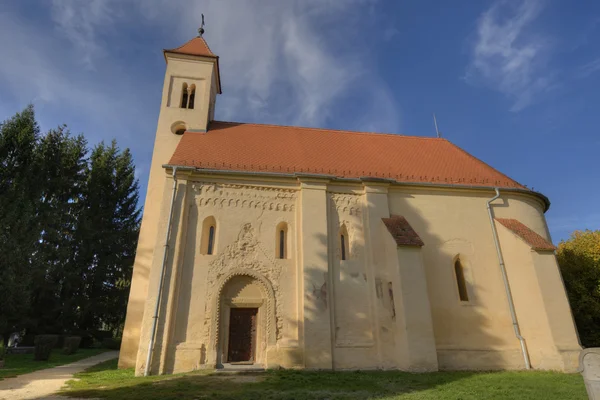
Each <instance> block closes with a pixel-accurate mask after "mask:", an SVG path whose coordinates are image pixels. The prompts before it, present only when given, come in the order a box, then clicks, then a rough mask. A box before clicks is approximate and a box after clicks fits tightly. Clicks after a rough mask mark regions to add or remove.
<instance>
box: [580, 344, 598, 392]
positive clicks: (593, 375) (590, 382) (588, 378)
mask: <svg viewBox="0 0 600 400" xmlns="http://www.w3.org/2000/svg"><path fill="white" fill-rule="evenodd" d="M579 372H581V375H583V380H584V382H585V388H586V389H587V393H588V397H589V398H590V400H600V347H593V348H589V349H584V350H583V351H582V352H581V353H580V354H579Z"/></svg>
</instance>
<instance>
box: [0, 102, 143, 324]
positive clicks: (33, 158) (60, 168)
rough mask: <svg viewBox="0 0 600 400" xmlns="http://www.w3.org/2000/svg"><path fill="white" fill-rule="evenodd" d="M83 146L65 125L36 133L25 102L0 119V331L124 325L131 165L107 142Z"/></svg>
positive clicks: (133, 216)
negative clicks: (12, 112) (18, 111)
mask: <svg viewBox="0 0 600 400" xmlns="http://www.w3.org/2000/svg"><path fill="white" fill-rule="evenodd" d="M87 155H88V149H87V144H86V141H85V139H84V137H83V136H82V135H78V136H72V135H71V134H70V133H69V131H68V130H67V128H66V126H64V125H63V126H60V127H58V128H56V129H52V130H50V131H49V132H48V133H46V134H45V135H40V130H39V127H38V125H37V123H36V121H35V114H34V110H33V107H32V106H28V107H27V108H26V109H25V110H23V111H22V112H21V113H17V114H16V115H15V116H14V117H12V118H10V119H8V120H6V121H4V122H3V123H2V124H0V335H1V334H5V335H8V334H10V332H12V331H14V330H22V329H27V330H28V332H29V333H75V332H76V331H81V330H94V329H99V328H109V329H111V330H113V331H118V330H119V327H121V326H122V324H123V321H124V318H125V310H126V305H127V298H128V292H129V282H130V279H131V273H132V269H133V260H134V257H135V250H136V247H137V236H138V230H139V223H140V213H141V211H140V209H139V208H138V205H137V204H138V197H139V194H138V182H137V179H136V178H135V167H134V164H133V160H132V156H131V153H130V151H129V149H125V150H123V151H121V150H120V149H119V148H118V147H117V144H116V142H115V141H113V142H112V143H111V145H109V146H107V145H105V144H104V143H101V144H100V145H98V146H96V147H95V148H94V150H93V151H92V152H91V155H90V157H89V158H87Z"/></svg>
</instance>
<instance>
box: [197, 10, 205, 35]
mask: <svg viewBox="0 0 600 400" xmlns="http://www.w3.org/2000/svg"><path fill="white" fill-rule="evenodd" d="M203 34H204V14H202V24H201V25H200V29H198V37H202V35H203Z"/></svg>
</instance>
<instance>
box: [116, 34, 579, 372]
mask: <svg viewBox="0 0 600 400" xmlns="http://www.w3.org/2000/svg"><path fill="white" fill-rule="evenodd" d="M164 56H165V59H166V62H167V69H166V74H165V80H164V87H163V94H162V102H161V109H160V116H159V119H158V128H157V131H156V139H155V143H154V153H153V157H152V166H151V171H150V178H149V183H148V193H147V198H146V203H145V207H144V216H143V220H142V228H141V232H140V240H139V245H138V249H137V258H136V261H135V267H134V271H133V282H132V286H131V295H130V298H129V305H128V309H127V320H126V324H125V332H124V335H123V345H122V348H121V355H120V362H119V365H120V366H121V367H133V366H135V368H136V373H138V374H141V373H144V370H145V368H146V360H147V359H148V348H149V344H150V341H151V338H152V331H153V327H154V325H153V322H154V320H155V318H154V316H155V314H154V313H155V307H156V304H157V296H158V295H159V289H158V288H159V282H160V281H161V273H162V271H163V266H164V271H165V273H164V280H163V281H162V285H160V286H161V289H160V290H162V292H161V293H162V294H161V298H160V304H159V308H158V314H157V319H156V321H157V324H156V329H155V333H156V335H155V338H154V340H153V341H152V346H151V347H152V348H153V352H152V355H151V357H150V359H151V364H150V368H149V372H150V373H152V374H157V373H173V372H182V371H191V370H194V369H199V368H214V367H219V368H220V367H228V366H230V365H235V364H236V363H241V364H253V365H256V366H260V367H265V368H270V367H278V366H281V367H285V368H307V369H377V368H381V369H401V370H411V371H435V370H438V369H486V370H487V369H520V368H524V367H525V362H526V360H527V359H529V360H530V363H531V366H532V367H533V368H536V369H556V370H563V371H574V370H575V368H576V364H577V356H578V354H579V351H580V346H579V342H578V338H577V333H576V330H575V327H574V324H573V319H572V315H571V311H570V309H569V304H568V301H567V297H566V295H565V290H564V287H563V283H562V280H561V276H560V273H559V269H558V266H557V263H556V258H555V255H554V250H555V248H554V246H553V245H552V244H551V241H550V235H549V233H548V228H547V225H546V220H545V218H544V212H545V211H546V210H547V209H548V207H549V202H548V200H547V198H546V197H544V196H543V195H541V194H539V193H536V192H533V191H531V190H529V189H527V188H526V187H524V186H523V185H521V184H519V183H517V182H515V181H514V180H512V179H510V178H509V177H507V176H506V175H503V174H502V173H500V172H498V171H496V170H495V169H493V168H492V167H490V166H489V165H487V164H485V163H484V162H482V161H480V160H478V159H476V158H475V157H473V156H471V155H469V154H467V153H466V152H465V151H463V150H461V149H460V148H458V147H456V146H455V145H453V144H452V143H450V142H449V141H448V140H446V139H439V138H427V137H414V136H401V135H390V134H377V133H361V132H346V131H335V130H329V129H312V128H299V127H289V126H277V125H259V124H247V123H234V122H221V121H214V110H215V102H216V99H217V95H218V94H220V93H221V76H220V74H219V58H218V57H217V56H215V55H214V54H213V53H212V52H211V50H210V49H209V47H208V46H207V44H206V42H205V41H204V39H203V38H202V37H196V38H194V39H192V40H190V41H189V42H187V43H186V44H184V45H183V46H181V47H178V48H176V49H172V50H165V51H164ZM173 176H175V177H176V184H174V179H173ZM173 187H175V188H176V192H175V194H174V197H173V201H172V200H171V196H172V193H173ZM495 188H499V193H500V197H499V198H498V199H496V200H495V201H494V202H493V203H492V207H491V210H492V211H491V212H492V213H493V219H490V217H489V214H488V209H487V202H488V201H489V200H490V199H491V198H492V197H493V196H494V195H495ZM171 209H172V212H170V210H171ZM492 221H493V224H494V227H495V228H496V229H497V236H498V238H499V240H498V243H499V248H500V250H501V254H502V255H503V258H504V261H505V267H506V272H507V273H506V275H507V280H508V283H509V285H510V290H512V296H510V298H511V299H512V301H513V303H514V310H515V320H516V322H517V323H518V325H514V324H513V319H512V318H511V309H510V307H509V301H508V300H509V296H508V295H507V290H506V287H505V285H504V283H503V274H502V269H501V267H500V263H499V257H498V253H497V251H496V245H495V244H496V241H495V236H494V231H493V229H492ZM167 233H169V239H168V242H165V237H166V235H167ZM165 244H167V245H168V246H165ZM165 251H166V256H167V257H166V259H165V257H164V255H165ZM165 260H166V261H165ZM517 328H518V329H519V330H520V333H521V336H522V340H521V341H520V340H518V339H517V337H516V335H515V332H516V331H515V329H517Z"/></svg>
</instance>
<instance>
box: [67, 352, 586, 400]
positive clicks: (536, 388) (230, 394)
mask: <svg viewBox="0 0 600 400" xmlns="http://www.w3.org/2000/svg"><path fill="white" fill-rule="evenodd" d="M76 378H78V379H79V380H78V381H70V382H69V384H68V385H69V387H68V388H67V389H66V390H65V391H64V392H63V393H62V394H65V395H68V396H73V397H78V398H103V399H128V400H138V399H139V400H141V399H144V400H152V399H164V400H169V399H215V400H225V399H248V400H255V399H256V400H282V399H295V400H317V399H328V400H339V399H354V400H367V399H370V400H391V399H462V400H470V399H540V398H544V399H545V400H550V399H582V400H583V399H586V398H587V397H586V393H585V388H584V386H583V381H582V379H581V377H580V376H579V375H574V374H562V373H554V372H491V373H478V372H468V371H461V372H436V373H426V374H412V373H407V372H399V371H353V372H332V371H290V370H285V371H284V370H282V371H268V372H264V373H238V374H228V373H223V372H220V373H215V372H214V371H198V372H194V373H189V374H185V375H183V374H181V375H163V376H151V377H147V378H139V377H138V378H136V377H134V371H133V369H126V370H118V369H117V363H116V361H114V360H112V361H108V362H105V363H103V364H99V365H97V366H95V367H93V368H90V369H89V370H88V371H86V372H83V373H80V374H77V375H76Z"/></svg>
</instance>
